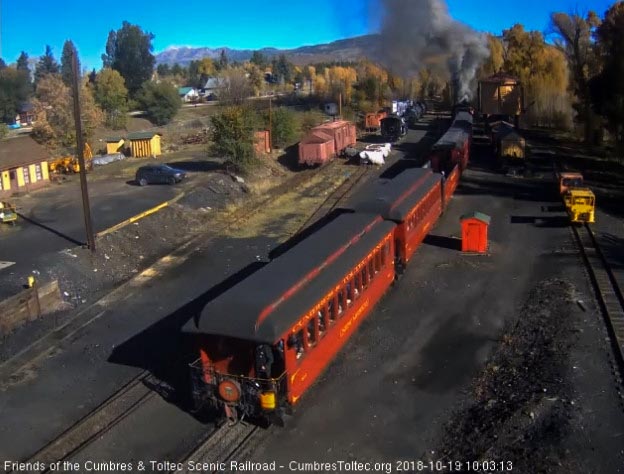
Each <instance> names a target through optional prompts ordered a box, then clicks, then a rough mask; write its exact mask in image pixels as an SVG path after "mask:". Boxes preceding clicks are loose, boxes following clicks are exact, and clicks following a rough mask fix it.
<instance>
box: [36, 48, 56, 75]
mask: <svg viewBox="0 0 624 474" xmlns="http://www.w3.org/2000/svg"><path fill="white" fill-rule="evenodd" d="M58 72H59V64H58V63H57V62H56V59H54V55H53V54H52V48H51V47H50V46H49V45H46V50H45V53H44V55H43V56H41V57H40V58H39V62H38V63H37V67H36V68H35V84H37V83H38V82H39V80H40V79H41V78H42V77H43V76H45V75H47V74H58Z"/></svg>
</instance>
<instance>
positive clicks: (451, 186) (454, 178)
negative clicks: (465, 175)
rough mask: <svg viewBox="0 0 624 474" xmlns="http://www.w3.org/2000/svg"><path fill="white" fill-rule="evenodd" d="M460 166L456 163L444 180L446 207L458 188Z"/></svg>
mask: <svg viewBox="0 0 624 474" xmlns="http://www.w3.org/2000/svg"><path fill="white" fill-rule="evenodd" d="M459 177H460V172H459V166H457V165H455V167H453V170H452V171H451V172H450V173H449V175H448V177H447V178H446V180H445V181H444V207H445V208H446V206H448V203H449V202H450V200H451V198H452V197H453V194H455V190H456V189H457V185H458V184H459Z"/></svg>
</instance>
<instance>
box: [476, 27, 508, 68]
mask: <svg viewBox="0 0 624 474" xmlns="http://www.w3.org/2000/svg"><path fill="white" fill-rule="evenodd" d="M487 42H488V49H489V50H490V55H489V56H488V58H487V59H486V60H485V61H484V62H483V64H482V65H481V67H480V69H479V72H478V74H477V76H478V77H480V78H484V77H489V76H492V75H493V74H496V73H498V72H500V71H501V70H502V69H503V63H504V61H505V57H504V56H505V47H504V46H503V42H502V41H501V40H500V39H498V38H497V37H496V36H493V35H487Z"/></svg>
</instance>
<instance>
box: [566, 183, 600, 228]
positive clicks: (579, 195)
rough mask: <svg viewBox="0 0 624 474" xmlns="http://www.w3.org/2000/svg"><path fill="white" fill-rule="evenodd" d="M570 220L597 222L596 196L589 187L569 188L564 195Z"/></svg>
mask: <svg viewBox="0 0 624 474" xmlns="http://www.w3.org/2000/svg"><path fill="white" fill-rule="evenodd" d="M563 202H564V203H565V207H566V211H567V212H568V215H569V216H570V221H572V222H577V223H593V222H595V217H594V211H595V208H596V196H595V195H594V193H593V191H592V190H591V189H589V188H569V189H568V190H567V191H566V192H565V194H564V195H563Z"/></svg>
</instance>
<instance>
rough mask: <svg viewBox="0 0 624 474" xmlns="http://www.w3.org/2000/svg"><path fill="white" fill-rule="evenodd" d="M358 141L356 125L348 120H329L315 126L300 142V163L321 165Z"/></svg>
mask: <svg viewBox="0 0 624 474" xmlns="http://www.w3.org/2000/svg"><path fill="white" fill-rule="evenodd" d="M356 141H357V136H356V131H355V125H354V124H353V123H351V122H348V121H346V120H336V121H335V122H327V123H324V124H323V125H319V126H318V127H314V128H313V129H312V130H310V132H309V133H308V135H307V136H306V137H305V138H304V139H303V140H301V142H299V164H300V165H308V166H313V165H319V164H323V163H326V162H327V161H329V160H331V159H333V158H335V157H336V156H339V155H341V154H343V153H344V151H345V149H346V148H348V147H352V146H354V145H355V142H356Z"/></svg>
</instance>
